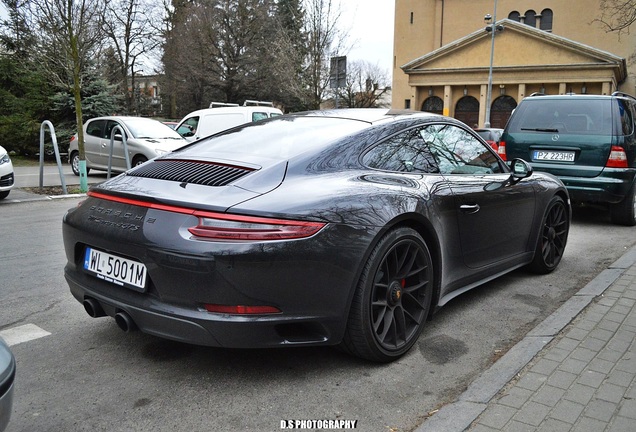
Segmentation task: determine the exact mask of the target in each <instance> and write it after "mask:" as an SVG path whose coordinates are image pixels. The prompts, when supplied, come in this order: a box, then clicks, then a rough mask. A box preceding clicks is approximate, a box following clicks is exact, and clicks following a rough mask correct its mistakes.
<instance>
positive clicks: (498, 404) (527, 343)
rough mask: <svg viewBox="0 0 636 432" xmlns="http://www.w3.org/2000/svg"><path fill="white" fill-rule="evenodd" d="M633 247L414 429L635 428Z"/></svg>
mask: <svg viewBox="0 0 636 432" xmlns="http://www.w3.org/2000/svg"><path fill="white" fill-rule="evenodd" d="M635 337H636V247H634V248H632V249H631V250H629V251H628V252H627V253H626V254H625V255H623V257H622V258H620V259H619V260H617V261H616V262H615V263H614V264H612V265H611V266H610V267H609V268H608V269H607V270H605V271H603V272H602V273H601V274H599V275H598V276H597V277H596V278H595V279H594V280H592V281H591V282H590V283H589V284H587V285H586V286H585V287H584V288H583V289H581V290H580V291H579V292H578V293H577V294H576V295H575V296H573V297H572V298H571V299H570V300H568V301H567V302H566V303H565V304H563V306H561V307H560V308H559V309H558V310H557V311H556V312H554V313H553V314H552V315H551V316H549V317H548V318H547V319H546V320H545V321H543V322H542V323H541V324H539V326H537V327H536V328H535V329H534V330H532V331H531V332H530V333H528V335H527V336H526V337H525V338H524V339H523V340H522V341H521V342H519V343H518V344H517V345H515V346H514V347H513V348H512V349H511V350H510V351H509V352H508V353H507V354H506V355H505V356H503V357H502V358H501V359H500V360H499V361H497V362H496V363H495V364H494V365H493V366H492V367H491V368H490V369H489V370H487V371H485V372H484V373H482V374H481V375H480V376H479V377H478V378H477V379H476V380H475V381H474V382H473V383H472V384H471V385H470V386H469V387H468V389H467V390H466V391H465V392H464V393H463V394H462V395H460V397H459V399H458V400H457V401H456V402H454V403H451V404H449V405H446V406H444V407H443V408H442V409H441V410H440V411H439V412H437V413H436V414H434V415H433V416H431V417H430V418H428V419H427V420H426V421H425V422H424V423H423V424H422V425H421V426H420V427H419V428H418V429H417V430H416V431H417V432H430V431H440V432H441V431H443V432H449V431H464V430H470V431H473V432H486V431H488V432H493V431H515V432H517V431H558V432H562V431H577V432H578V431H595V432H596V431H624V432H628V431H634V430H636V341H635Z"/></svg>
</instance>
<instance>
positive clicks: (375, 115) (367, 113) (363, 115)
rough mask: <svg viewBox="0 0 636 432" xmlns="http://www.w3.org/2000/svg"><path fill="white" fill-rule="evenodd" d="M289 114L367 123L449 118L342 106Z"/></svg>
mask: <svg viewBox="0 0 636 432" xmlns="http://www.w3.org/2000/svg"><path fill="white" fill-rule="evenodd" d="M289 115H295V116H307V117H330V118H341V119H350V120H360V121H364V122H367V123H379V122H383V121H387V120H397V119H399V118H430V119H435V120H440V119H450V118H449V117H444V116H441V115H439V114H434V113H430V112H426V111H414V110H396V109H387V108H342V109H330V110H321V111H304V112H298V113H292V114H289ZM451 120H454V119H451Z"/></svg>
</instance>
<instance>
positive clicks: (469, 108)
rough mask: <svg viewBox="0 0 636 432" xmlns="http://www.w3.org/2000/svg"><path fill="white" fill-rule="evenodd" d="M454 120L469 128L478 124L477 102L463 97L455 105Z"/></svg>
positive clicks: (471, 98) (472, 98)
mask: <svg viewBox="0 0 636 432" xmlns="http://www.w3.org/2000/svg"><path fill="white" fill-rule="evenodd" d="M455 118H456V119H457V120H459V121H462V122H464V123H466V124H467V125H468V126H470V127H474V126H475V125H477V124H479V101H478V100H477V99H475V98H474V97H472V96H464V97H463V98H461V99H460V100H458V101H457V105H455Z"/></svg>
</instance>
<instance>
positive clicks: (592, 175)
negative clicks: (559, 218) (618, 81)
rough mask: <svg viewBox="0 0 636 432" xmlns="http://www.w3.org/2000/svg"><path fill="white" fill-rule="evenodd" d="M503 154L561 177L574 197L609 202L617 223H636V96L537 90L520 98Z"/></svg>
mask: <svg viewBox="0 0 636 432" xmlns="http://www.w3.org/2000/svg"><path fill="white" fill-rule="evenodd" d="M499 154H500V155H502V156H504V157H508V158H524V159H526V160H528V161H530V163H531V164H532V166H533V168H534V169H536V170H537V171H545V172H549V173H551V174H554V175H555V176H557V177H559V179H561V180H562V181H563V183H564V184H565V186H566V188H567V189H568V191H569V193H570V197H571V199H572V202H575V203H596V204H603V205H607V206H608V207H609V210H610V216H611V220H612V222H614V223H616V224H621V225H627V226H633V225H636V99H634V97H632V96H629V95H626V94H624V93H618V92H616V93H614V94H612V95H572V94H566V95H533V96H529V97H527V98H525V99H524V100H522V101H521V103H519V106H518V107H517V108H516V109H515V111H514V113H513V114H512V116H511V117H510V121H509V122H508V124H507V125H506V128H505V130H504V133H503V135H502V137H501V142H500V146H499Z"/></svg>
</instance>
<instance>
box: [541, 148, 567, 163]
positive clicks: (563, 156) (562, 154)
mask: <svg viewBox="0 0 636 432" xmlns="http://www.w3.org/2000/svg"><path fill="white" fill-rule="evenodd" d="M533 159H534V160H547V161H565V162H574V152H571V151H541V150H535V151H534V158H533Z"/></svg>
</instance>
